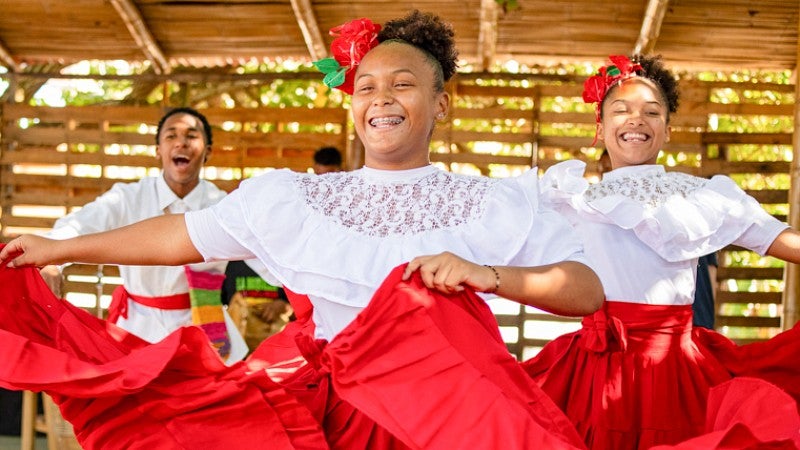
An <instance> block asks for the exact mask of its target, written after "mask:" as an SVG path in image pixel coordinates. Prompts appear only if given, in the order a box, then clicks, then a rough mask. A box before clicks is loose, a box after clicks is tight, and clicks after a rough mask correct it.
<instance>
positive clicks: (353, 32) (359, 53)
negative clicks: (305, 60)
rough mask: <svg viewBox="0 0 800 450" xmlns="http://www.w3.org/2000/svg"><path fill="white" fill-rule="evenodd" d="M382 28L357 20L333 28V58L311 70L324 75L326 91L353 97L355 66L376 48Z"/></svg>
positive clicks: (367, 20) (315, 63)
mask: <svg viewBox="0 0 800 450" xmlns="http://www.w3.org/2000/svg"><path fill="white" fill-rule="evenodd" d="M380 30H381V26H380V25H379V24H376V23H372V21H371V20H369V19H363V18H362V19H356V20H352V21H350V22H347V23H345V24H343V25H339V26H338V27H335V28H332V29H331V31H330V34H331V36H336V38H335V39H334V40H333V42H331V53H333V57H329V58H325V59H321V60H319V61H314V63H313V64H314V67H316V68H317V69H318V70H319V71H320V72H322V73H324V74H325V78H323V80H322V82H323V83H325V85H326V86H328V87H329V88H338V89H340V90H342V91H344V92H346V93H348V94H350V95H352V94H353V82H354V79H355V74H356V67H357V66H358V64H359V63H360V62H361V59H362V58H364V55H366V54H367V52H368V51H370V50H372V49H373V48H374V47H375V46H376V45H378V32H379V31H380Z"/></svg>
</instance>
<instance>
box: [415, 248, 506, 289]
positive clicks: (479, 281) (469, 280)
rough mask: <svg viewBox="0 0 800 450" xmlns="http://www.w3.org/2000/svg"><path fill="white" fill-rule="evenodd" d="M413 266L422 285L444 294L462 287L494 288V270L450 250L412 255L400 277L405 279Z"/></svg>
mask: <svg viewBox="0 0 800 450" xmlns="http://www.w3.org/2000/svg"><path fill="white" fill-rule="evenodd" d="M416 270H419V274H420V276H421V277H422V282H423V283H424V284H425V286H427V287H428V288H429V289H436V290H438V291H440V292H443V293H445V294H452V293H454V292H461V291H463V290H464V288H465V287H470V288H472V289H474V290H476V291H478V292H486V291H490V290H492V289H494V287H495V283H496V281H495V275H494V272H493V271H492V270H491V269H490V268H488V267H485V266H482V265H479V264H475V263H472V262H469V261H467V260H465V259H464V258H461V257H459V256H456V255H454V254H452V253H450V252H444V253H440V254H438V255H427V256H418V257H416V258H414V259H413V260H411V262H409V263H408V266H407V267H406V270H405V272H404V273H403V279H404V280H408V279H409V278H410V277H411V274H412V273H414V271H416Z"/></svg>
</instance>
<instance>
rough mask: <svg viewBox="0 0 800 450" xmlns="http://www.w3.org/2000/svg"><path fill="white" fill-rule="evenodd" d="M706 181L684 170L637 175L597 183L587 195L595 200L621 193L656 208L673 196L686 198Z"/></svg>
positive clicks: (589, 200)
mask: <svg viewBox="0 0 800 450" xmlns="http://www.w3.org/2000/svg"><path fill="white" fill-rule="evenodd" d="M706 181H707V180H706V179H705V178H700V177H695V176H693V175H689V174H685V173H680V172H669V173H658V174H653V175H646V176H641V175H634V176H629V177H622V178H617V179H613V180H603V181H601V182H599V183H596V184H593V185H591V186H589V188H588V189H587V190H586V192H585V193H584V194H583V196H584V199H585V200H586V201H587V202H589V203H591V202H593V201H595V200H599V199H601V198H605V197H611V196H614V195H621V196H623V197H627V198H629V199H631V200H634V201H636V202H638V203H641V204H642V205H643V206H644V207H645V208H650V209H656V208H658V207H660V206H661V205H663V204H664V202H666V201H667V199H669V198H670V197H672V196H675V195H679V196H681V197H683V198H686V197H687V196H688V195H689V194H691V193H692V192H694V191H695V190H697V189H698V188H701V187H703V185H705V183H706Z"/></svg>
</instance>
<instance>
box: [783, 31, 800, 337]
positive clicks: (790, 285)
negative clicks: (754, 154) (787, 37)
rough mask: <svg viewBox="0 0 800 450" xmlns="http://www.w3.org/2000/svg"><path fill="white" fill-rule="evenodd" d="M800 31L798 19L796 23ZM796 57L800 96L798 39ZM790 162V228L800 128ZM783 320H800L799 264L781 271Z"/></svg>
mask: <svg viewBox="0 0 800 450" xmlns="http://www.w3.org/2000/svg"><path fill="white" fill-rule="evenodd" d="M797 29H798V32H800V20H799V21H798V23H797ZM795 45H796V47H797V49H796V54H797V57H796V58H795V68H794V95H795V98H796V99H797V98H800V97H798V95H800V39H798V41H797V43H796V44H795ZM794 123H800V102H798V101H795V102H794ZM792 144H793V147H794V148H793V151H792V162H791V164H790V166H789V167H790V172H789V175H790V181H791V184H790V187H789V205H790V206H789V217H788V222H789V225H791V226H792V228H795V229H797V228H798V226H800V208H798V205H800V130H798V128H797V127H795V129H794V133H793V134H792ZM783 281H784V287H783V318H782V319H783V320H782V321H781V327H782V328H783V329H784V330H788V329H789V328H792V327H793V326H794V324H796V323H797V322H798V321H800V266H799V265H797V264H791V263H787V264H786V266H785V269H784V273H783Z"/></svg>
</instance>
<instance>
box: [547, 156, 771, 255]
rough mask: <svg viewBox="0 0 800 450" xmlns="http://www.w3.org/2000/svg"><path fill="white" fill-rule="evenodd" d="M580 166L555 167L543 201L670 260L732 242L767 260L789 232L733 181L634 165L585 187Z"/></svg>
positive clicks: (709, 251)
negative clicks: (623, 233) (632, 237)
mask: <svg viewBox="0 0 800 450" xmlns="http://www.w3.org/2000/svg"><path fill="white" fill-rule="evenodd" d="M562 164H563V166H562ZM559 166H562V167H559ZM582 168H585V164H584V163H582V162H580V161H569V164H567V163H561V164H558V165H556V166H554V167H553V168H551V170H549V171H548V174H546V176H545V177H544V178H543V181H544V180H547V185H545V186H544V187H543V191H550V192H547V194H546V195H545V197H546V198H548V199H550V200H549V201H552V202H555V203H557V204H558V205H560V206H559V208H560V209H564V208H565V207H567V209H569V210H571V212H570V214H575V215H576V217H580V218H581V219H583V220H593V221H597V222H605V223H612V224H615V225H617V226H619V227H620V228H622V229H626V230H632V231H634V233H635V234H636V236H637V237H638V238H639V239H640V240H641V241H642V242H643V243H644V244H646V245H647V246H648V247H650V248H651V249H653V250H654V251H656V252H657V253H658V254H659V255H661V257H663V258H664V259H666V260H668V261H682V260H687V259H692V258H697V257H700V256H702V255H705V254H708V253H712V252H715V251H717V250H720V249H721V248H723V247H725V246H727V245H729V244H737V245H741V246H743V247H745V248H748V249H751V250H753V251H756V252H758V253H760V254H762V255H763V254H764V253H765V252H766V251H767V249H768V248H769V246H770V245H771V244H772V242H773V241H774V240H775V238H776V237H777V236H778V234H780V233H781V232H782V231H784V230H785V229H786V228H787V225H786V224H784V223H782V222H780V221H778V220H777V219H775V218H774V217H772V216H770V215H769V214H768V213H767V212H766V211H765V210H764V209H763V208H762V207H761V205H760V204H759V203H758V201H756V200H755V199H754V198H753V197H751V196H749V195H747V193H746V192H744V191H743V190H742V189H741V188H740V187H739V186H737V185H736V183H735V182H734V181H733V180H731V179H730V178H729V177H725V176H715V177H713V178H712V179H710V180H705V179H702V178H699V177H694V176H691V175H687V174H683V173H677V172H670V173H665V172H664V169H663V167H662V166H635V167H628V168H623V169H617V170H615V171H614V172H611V173H609V174H607V175H606V178H604V180H603V181H602V182H601V183H599V184H598V185H593V186H589V185H588V184H586V185H583V186H585V188H583V186H582V185H581V184H580V182H579V181H577V180H575V178H576V177H577V176H578V174H579V173H580V175H581V177H582V170H581V169H582ZM553 169H556V170H553ZM609 175H613V176H612V177H611V179H608V178H609ZM581 189H583V191H581ZM574 220H578V219H577V218H576V219H574Z"/></svg>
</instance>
